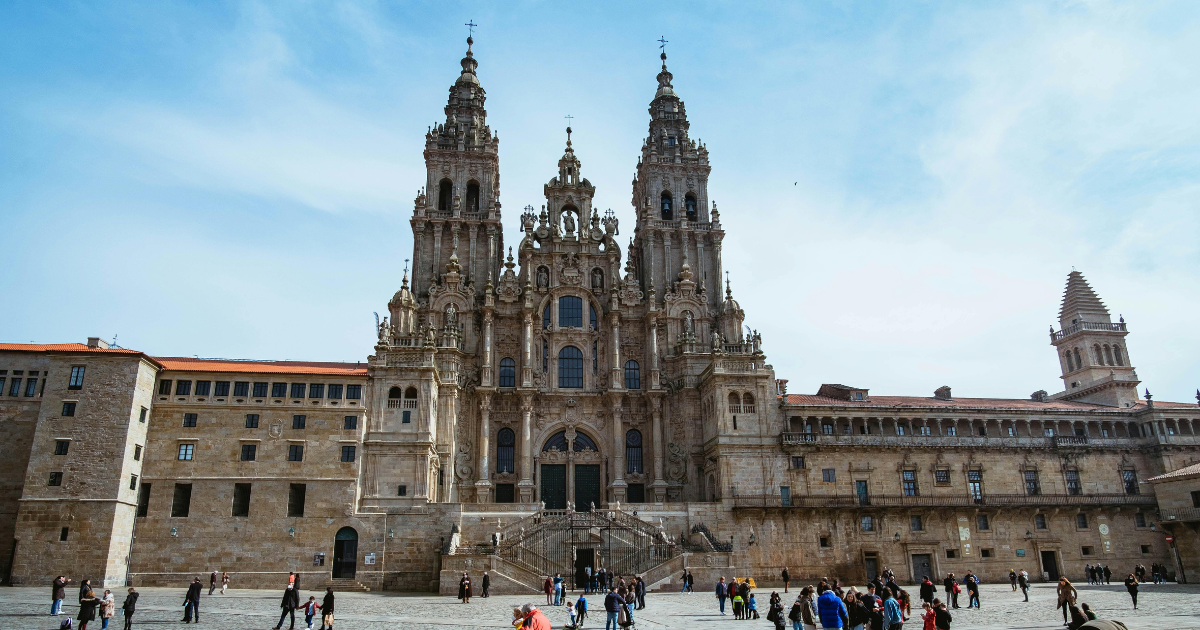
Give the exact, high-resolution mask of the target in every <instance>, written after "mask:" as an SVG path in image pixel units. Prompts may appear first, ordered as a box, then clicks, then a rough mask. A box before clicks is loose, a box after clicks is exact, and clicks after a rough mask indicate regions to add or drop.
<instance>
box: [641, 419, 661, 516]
mask: <svg viewBox="0 0 1200 630" xmlns="http://www.w3.org/2000/svg"><path fill="white" fill-rule="evenodd" d="M651 405H652V407H651V409H652V414H653V415H652V416H651V418H652V424H651V427H652V428H651V430H652V431H653V433H654V482H653V483H651V484H650V487H651V488H653V489H654V502H655V503H662V502H663V501H664V500H666V498H667V482H666V481H665V480H664V479H663V459H664V457H665V456H666V455H665V452H666V450H665V449H664V448H663V428H662V397H661V396H655V397H654V398H653V399H652V400H651ZM643 444H644V442H643ZM643 448H644V446H643Z"/></svg>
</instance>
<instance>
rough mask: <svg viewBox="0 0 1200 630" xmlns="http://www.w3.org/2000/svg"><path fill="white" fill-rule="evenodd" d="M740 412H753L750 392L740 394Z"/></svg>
mask: <svg viewBox="0 0 1200 630" xmlns="http://www.w3.org/2000/svg"><path fill="white" fill-rule="evenodd" d="M742 413H754V396H751V395H750V392H746V393H745V394H743V395H742Z"/></svg>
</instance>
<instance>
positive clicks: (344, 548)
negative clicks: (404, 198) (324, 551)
mask: <svg viewBox="0 0 1200 630" xmlns="http://www.w3.org/2000/svg"><path fill="white" fill-rule="evenodd" d="M357 568H358V532H356V531H354V528H353V527H343V528H341V529H339V530H338V531H337V535H335V536H334V537H333V577H335V578H352V577H354V572H355V570H356V569H357Z"/></svg>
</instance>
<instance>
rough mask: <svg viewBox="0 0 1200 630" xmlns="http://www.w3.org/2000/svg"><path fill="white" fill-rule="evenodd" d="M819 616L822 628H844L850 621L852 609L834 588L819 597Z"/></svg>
mask: <svg viewBox="0 0 1200 630" xmlns="http://www.w3.org/2000/svg"><path fill="white" fill-rule="evenodd" d="M817 616H819V617H820V618H821V627H822V628H844V627H846V626H847V625H849V623H850V611H848V610H846V604H845V602H843V601H842V600H841V598H840V597H838V594H837V593H835V592H834V591H833V590H832V589H831V590H828V591H825V592H824V593H821V596H820V597H818V598H817Z"/></svg>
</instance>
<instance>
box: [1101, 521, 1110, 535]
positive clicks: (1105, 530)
mask: <svg viewBox="0 0 1200 630" xmlns="http://www.w3.org/2000/svg"><path fill="white" fill-rule="evenodd" d="M1100 535H1101V536H1107V535H1108V525H1105V524H1103V523H1102V524H1101V525H1100Z"/></svg>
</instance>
